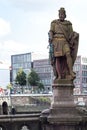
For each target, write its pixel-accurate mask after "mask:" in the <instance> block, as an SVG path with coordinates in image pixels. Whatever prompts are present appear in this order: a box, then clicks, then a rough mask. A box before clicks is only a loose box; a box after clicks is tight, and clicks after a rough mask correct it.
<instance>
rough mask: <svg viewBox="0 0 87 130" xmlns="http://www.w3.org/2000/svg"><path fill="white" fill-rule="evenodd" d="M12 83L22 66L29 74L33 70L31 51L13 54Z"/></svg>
mask: <svg viewBox="0 0 87 130" xmlns="http://www.w3.org/2000/svg"><path fill="white" fill-rule="evenodd" d="M11 68H12V81H11V82H12V83H13V82H14V80H15V78H16V75H17V72H18V70H19V69H20V68H22V69H23V71H24V72H25V73H26V74H28V73H29V71H30V70H31V53H24V54H17V55H11Z"/></svg>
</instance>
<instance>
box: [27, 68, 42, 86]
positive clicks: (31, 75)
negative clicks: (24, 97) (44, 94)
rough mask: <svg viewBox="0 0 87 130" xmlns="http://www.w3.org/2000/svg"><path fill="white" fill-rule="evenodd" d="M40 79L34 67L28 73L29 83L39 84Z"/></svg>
mask: <svg viewBox="0 0 87 130" xmlns="http://www.w3.org/2000/svg"><path fill="white" fill-rule="evenodd" d="M39 81H40V78H39V76H38V74H37V73H36V72H35V71H34V70H33V69H32V70H31V72H30V73H29V75H28V83H29V84H30V85H31V86H37V85H38V83H39Z"/></svg>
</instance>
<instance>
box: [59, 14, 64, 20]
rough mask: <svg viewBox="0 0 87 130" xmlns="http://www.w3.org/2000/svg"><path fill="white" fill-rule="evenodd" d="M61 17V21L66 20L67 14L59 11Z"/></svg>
mask: <svg viewBox="0 0 87 130" xmlns="http://www.w3.org/2000/svg"><path fill="white" fill-rule="evenodd" d="M59 19H60V21H64V19H65V14H64V13H59Z"/></svg>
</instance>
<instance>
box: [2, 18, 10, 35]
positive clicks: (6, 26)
mask: <svg viewBox="0 0 87 130" xmlns="http://www.w3.org/2000/svg"><path fill="white" fill-rule="evenodd" d="M10 32H11V27H10V23H9V22H7V21H5V20H4V19H2V18H0V36H4V35H7V34H9V33H10Z"/></svg>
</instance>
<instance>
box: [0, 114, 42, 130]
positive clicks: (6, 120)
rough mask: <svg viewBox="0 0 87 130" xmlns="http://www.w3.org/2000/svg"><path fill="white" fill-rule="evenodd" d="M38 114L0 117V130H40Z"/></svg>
mask: <svg viewBox="0 0 87 130" xmlns="http://www.w3.org/2000/svg"><path fill="white" fill-rule="evenodd" d="M39 118H40V112H38V113H30V114H15V115H0V130H41V122H40V119H39Z"/></svg>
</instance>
